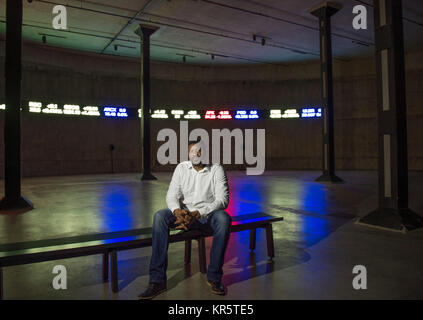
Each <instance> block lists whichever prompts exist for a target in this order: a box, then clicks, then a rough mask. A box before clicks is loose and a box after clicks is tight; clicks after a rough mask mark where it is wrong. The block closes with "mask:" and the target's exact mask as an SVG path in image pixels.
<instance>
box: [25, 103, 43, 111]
mask: <svg viewBox="0 0 423 320" xmlns="http://www.w3.org/2000/svg"><path fill="white" fill-rule="evenodd" d="M42 106H43V104H42V103H41V102H34V101H30V102H29V103H28V107H29V112H41V107H42Z"/></svg>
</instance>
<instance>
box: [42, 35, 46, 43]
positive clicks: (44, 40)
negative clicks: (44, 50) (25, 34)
mask: <svg viewBox="0 0 423 320" xmlns="http://www.w3.org/2000/svg"><path fill="white" fill-rule="evenodd" d="M41 39H42V41H43V43H47V37H46V36H45V35H44V36H42V38H41Z"/></svg>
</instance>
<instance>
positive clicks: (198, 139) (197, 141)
mask: <svg viewBox="0 0 423 320" xmlns="http://www.w3.org/2000/svg"><path fill="white" fill-rule="evenodd" d="M200 141H201V138H200V137H198V138H197V140H190V141H189V142H188V146H190V145H193V144H197V143H199V142H200Z"/></svg>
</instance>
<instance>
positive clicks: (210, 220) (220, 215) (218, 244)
mask: <svg viewBox="0 0 423 320" xmlns="http://www.w3.org/2000/svg"><path fill="white" fill-rule="evenodd" d="M175 221H176V217H175V215H174V214H173V213H172V211H170V209H162V210H159V211H157V212H156V213H155V215H154V221H153V252H152V256H151V261H150V282H151V283H162V282H166V281H167V278H166V269H167V249H168V247H169V231H170V228H174V227H175V225H174V222H175ZM231 224H232V219H231V216H230V215H229V214H228V213H227V212H226V211H224V210H217V211H214V212H212V213H210V214H209V215H208V216H207V218H201V219H198V220H197V221H195V222H194V223H193V224H192V225H191V226H190V227H189V229H190V230H193V229H200V230H207V229H208V230H210V229H209V228H211V229H212V230H213V244H212V248H211V252H210V264H209V266H208V268H207V278H208V279H209V280H211V281H220V280H221V279H222V275H223V271H222V267H223V262H224V257H225V251H226V247H227V244H228V240H229V236H230V227H231Z"/></svg>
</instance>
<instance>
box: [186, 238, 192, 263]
mask: <svg viewBox="0 0 423 320" xmlns="http://www.w3.org/2000/svg"><path fill="white" fill-rule="evenodd" d="M191 243H192V242H191V239H190V240H185V264H189V263H190V262H191Z"/></svg>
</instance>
